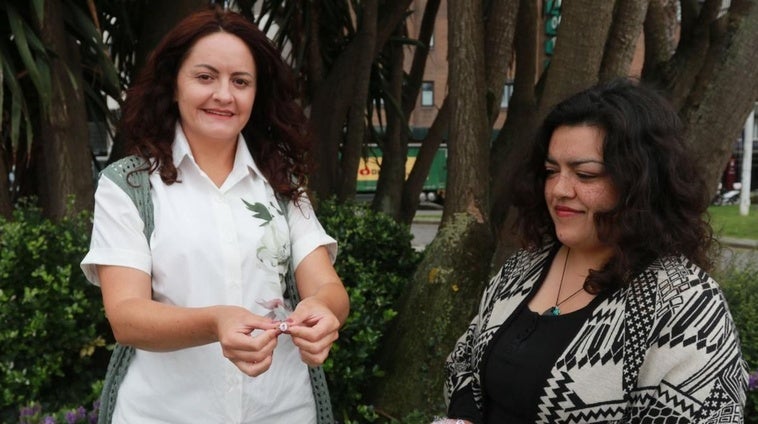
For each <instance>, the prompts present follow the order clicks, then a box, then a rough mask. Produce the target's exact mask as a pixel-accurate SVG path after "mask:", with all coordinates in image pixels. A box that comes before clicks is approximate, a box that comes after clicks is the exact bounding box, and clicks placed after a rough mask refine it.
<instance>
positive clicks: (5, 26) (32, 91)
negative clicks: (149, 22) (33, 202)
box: [0, 0, 131, 203]
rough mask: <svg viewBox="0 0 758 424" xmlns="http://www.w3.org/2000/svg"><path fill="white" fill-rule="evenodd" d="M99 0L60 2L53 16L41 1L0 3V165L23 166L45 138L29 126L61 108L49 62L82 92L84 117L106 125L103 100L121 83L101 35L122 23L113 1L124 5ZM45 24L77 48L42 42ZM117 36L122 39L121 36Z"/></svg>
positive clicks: (108, 114) (116, 95) (109, 114)
mask: <svg viewBox="0 0 758 424" xmlns="http://www.w3.org/2000/svg"><path fill="white" fill-rule="evenodd" d="M101 3H102V6H103V8H102V9H101V10H100V11H98V8H97V6H98V5H96V4H95V2H94V0H63V1H62V2H61V4H60V6H59V7H58V8H55V9H54V10H58V11H59V12H60V13H57V15H58V16H54V15H56V14H55V13H50V12H49V10H50V8H49V7H48V6H50V5H49V4H47V1H46V0H30V1H28V2H21V1H16V2H0V123H1V124H0V140H1V142H2V144H1V145H0V146H1V147H2V149H0V160H2V165H3V166H2V167H0V169H5V170H13V169H18V168H19V167H20V166H21V165H23V166H27V165H29V163H30V161H31V152H32V145H33V143H34V142H41V143H44V142H45V138H46V136H47V135H46V134H39V133H35V130H36V129H37V128H38V125H39V122H41V121H44V120H45V119H46V118H47V117H48V116H49V114H50V113H51V111H54V110H55V108H58V107H61V105H58V104H52V103H51V99H52V98H53V94H54V91H53V90H55V88H54V87H55V85H54V84H53V72H52V69H53V63H54V62H56V63H57V64H58V65H61V64H62V65H63V67H64V69H65V77H66V78H67V79H68V81H69V82H70V84H72V85H73V86H74V87H75V89H76V90H81V91H83V92H84V93H85V103H86V105H85V108H86V111H87V119H88V120H89V121H94V122H102V123H105V124H106V125H105V127H106V128H109V127H111V125H110V124H113V119H114V112H113V111H111V110H109V108H108V104H107V101H106V99H107V98H108V97H111V98H112V99H114V100H116V101H119V99H120V97H121V95H120V93H121V91H122V83H121V81H122V79H123V78H124V77H125V76H126V74H125V73H124V72H123V71H122V72H121V74H120V73H119V71H118V70H117V67H116V65H115V64H114V60H113V59H112V55H111V51H112V50H111V49H109V48H108V47H107V46H106V44H105V40H104V36H103V33H104V30H112V29H114V28H118V27H117V26H116V25H121V26H123V23H124V22H125V21H126V18H124V17H122V16H116V14H115V13H114V12H113V10H115V11H116V12H118V11H119V10H118V8H117V6H118V5H119V4H120V5H121V7H122V8H126V6H125V5H124V3H125V2H119V1H112V2H108V1H103V2H101ZM127 17H128V16H127ZM100 22H103V23H104V24H105V28H103V27H102V26H101V25H100ZM50 25H62V26H63V28H64V29H65V33H66V37H67V38H69V39H70V40H73V41H72V42H70V43H68V45H69V46H75V47H78V51H76V52H74V54H73V55H72V54H71V52H60V51H54V49H53V48H52V47H51V46H50V45H49V44H48V43H45V42H44V41H43V39H44V37H43V36H42V35H41V34H42V32H43V30H44V29H45V28H48V27H49V26H50ZM114 34H119V36H121V37H123V35H122V34H121V33H119V31H114V32H113V33H109V37H112V36H113V35H114ZM119 39H125V40H127V41H126V42H127V43H128V38H127V37H123V38H119ZM111 40H112V39H111ZM122 44H123V43H122ZM114 45H116V46H119V44H115V43H114ZM114 51H116V52H118V53H120V52H121V51H123V50H121V51H119V50H114ZM64 53H66V54H64ZM71 57H73V58H75V60H74V61H73V62H71V61H70V60H71V59H69V62H67V61H66V60H61V59H64V58H71ZM118 57H119V59H121V58H122V57H121V56H118ZM124 59H125V60H123V61H122V62H121V65H122V67H123V68H124V69H126V72H127V73H128V65H129V64H130V63H131V62H130V61H129V60H128V58H124ZM35 140H36V141H35ZM2 182H3V179H2V178H0V189H2V192H0V203H2V202H3V196H5V195H6V194H7V193H8V187H3V184H2ZM16 183H18V181H17V182H16ZM11 185H13V182H12V181H11ZM16 189H17V188H16V187H13V186H11V187H10V191H11V192H14V193H15V191H16Z"/></svg>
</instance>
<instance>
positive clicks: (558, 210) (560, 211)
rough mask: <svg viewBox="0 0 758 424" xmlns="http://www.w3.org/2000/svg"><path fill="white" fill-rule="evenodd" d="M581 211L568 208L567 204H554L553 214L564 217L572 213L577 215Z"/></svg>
mask: <svg viewBox="0 0 758 424" xmlns="http://www.w3.org/2000/svg"><path fill="white" fill-rule="evenodd" d="M580 213H582V211H579V210H576V209H573V208H569V207H568V206H556V207H555V214H556V215H557V216H559V217H561V218H566V217H570V216H574V215H578V214H580Z"/></svg>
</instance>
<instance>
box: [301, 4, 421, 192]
mask: <svg viewBox="0 0 758 424" xmlns="http://www.w3.org/2000/svg"><path fill="white" fill-rule="evenodd" d="M410 3H411V0H398V1H396V2H392V3H391V4H390V5H389V6H388V7H386V8H383V10H382V12H383V13H382V14H381V16H380V20H379V23H378V25H377V28H376V40H375V43H374V48H373V58H375V57H376V56H377V55H378V54H379V52H381V51H382V49H383V48H384V45H385V43H386V42H387V40H388V39H389V37H390V34H392V32H393V31H394V29H395V28H397V25H398V24H399V23H400V21H401V20H402V19H404V17H405V11H406V10H407V8H408V5H409V4H410ZM362 48H363V45H362V44H360V43H359V42H356V40H353V41H352V42H351V43H350V44H349V45H348V46H347V47H346V48H345V49H344V50H343V51H342V53H341V54H340V55H339V57H337V59H336V60H335V62H334V63H333V64H332V67H331V68H330V71H329V72H328V75H327V76H326V78H325V79H324V80H323V81H322V83H321V84H319V85H318V86H317V87H315V90H314V92H313V94H312V99H313V102H312V103H311V122H312V123H313V128H314V131H315V134H316V143H317V144H316V146H314V149H313V151H312V154H313V159H314V161H315V162H316V164H317V168H316V171H315V172H314V173H313V175H312V176H311V180H310V182H309V186H310V188H311V189H312V191H313V192H315V193H316V195H317V196H318V197H319V198H326V197H328V196H330V195H331V194H334V193H337V192H338V188H339V182H340V181H341V178H342V175H341V171H342V169H343V168H342V167H340V165H339V164H340V157H339V154H340V148H339V147H340V145H341V144H342V142H343V141H344V134H343V129H344V127H345V125H346V119H347V114H348V111H349V108H350V106H351V99H352V98H353V95H352V93H353V90H354V88H355V78H356V75H355V72H354V66H355V63H359V62H360V58H361V57H362V56H363V54H364V53H365V52H363V51H361V49H362ZM362 106H363V107H365V103H364V105H362ZM357 173H358V165H357V163H356V165H355V168H354V169H352V170H351V171H350V172H349V174H350V175H347V176H345V178H355V176H356V175H357Z"/></svg>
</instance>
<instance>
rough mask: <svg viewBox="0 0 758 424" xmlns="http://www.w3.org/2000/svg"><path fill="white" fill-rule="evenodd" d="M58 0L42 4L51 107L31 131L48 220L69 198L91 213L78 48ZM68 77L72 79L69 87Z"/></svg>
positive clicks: (60, 211)
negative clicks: (49, 61)
mask: <svg viewBox="0 0 758 424" xmlns="http://www.w3.org/2000/svg"><path fill="white" fill-rule="evenodd" d="M61 7H62V5H61V3H60V2H59V1H46V2H45V14H44V19H45V21H44V22H40V23H39V28H38V29H39V32H40V38H41V39H42V41H43V43H45V45H46V46H48V47H49V48H50V49H51V50H53V51H54V52H55V53H56V55H55V56H53V57H51V59H52V60H51V65H50V80H51V105H52V107H51V109H50V110H49V111H43V113H42V114H41V117H40V128H39V129H38V130H37V131H35V137H37V138H38V139H37V143H36V144H37V145H38V146H39V150H37V152H39V156H37V157H34V158H32V160H33V161H34V163H35V169H36V174H37V178H38V180H37V183H38V185H37V192H38V194H39V202H40V206H41V207H42V210H43V211H44V213H45V214H46V215H47V216H49V217H50V218H52V219H60V218H62V217H63V216H65V215H66V214H67V212H68V210H67V204H68V200H69V197H70V196H73V197H74V201H75V203H74V209H73V210H72V211H71V212H76V211H80V210H92V208H93V207H94V200H93V192H94V185H93V181H94V180H93V175H92V163H91V154H90V146H89V134H88V127H87V114H86V112H85V110H84V92H83V88H82V87H83V85H84V84H83V82H82V80H81V68H80V65H79V52H78V48H79V47H78V45H77V44H76V43H75V42H74V41H73V40H72V39H70V38H69V37H68V35H67V34H66V32H65V30H64V23H63V10H61ZM71 75H73V76H75V77H78V81H77V82H76V83H75V82H73V81H72V80H71Z"/></svg>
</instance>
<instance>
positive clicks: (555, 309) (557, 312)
mask: <svg viewBox="0 0 758 424" xmlns="http://www.w3.org/2000/svg"><path fill="white" fill-rule="evenodd" d="M566 249H567V250H566V258H565V259H564V260H563V271H562V272H561V282H560V283H559V284H558V294H557V295H556V296H555V306H553V307H550V308H548V310H546V311H545V312H544V313H543V315H546V314H551V315H560V314H561V309H560V308H559V306H561V304H563V303H565V302H566V301H568V300H569V299H571V298H572V297H574V296H576V295H577V294H579V292H581V291H582V290H584V285H582V287H580V288H579V289H578V290H577V291H575V292H574V293H572V294H571V295H570V296H569V297H567V298H565V299H563V300H560V298H561V291H562V290H563V277H565V276H566V267H567V266H568V258H569V253H571V248H570V247H567V248H566Z"/></svg>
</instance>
